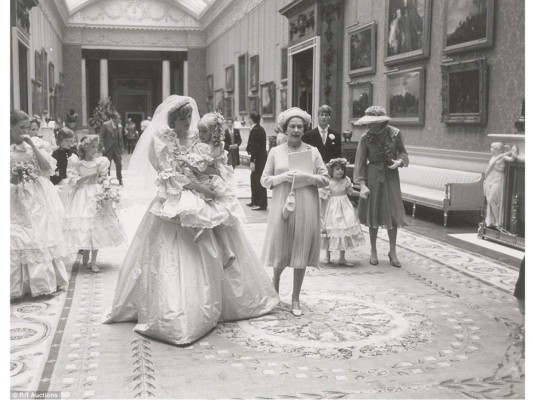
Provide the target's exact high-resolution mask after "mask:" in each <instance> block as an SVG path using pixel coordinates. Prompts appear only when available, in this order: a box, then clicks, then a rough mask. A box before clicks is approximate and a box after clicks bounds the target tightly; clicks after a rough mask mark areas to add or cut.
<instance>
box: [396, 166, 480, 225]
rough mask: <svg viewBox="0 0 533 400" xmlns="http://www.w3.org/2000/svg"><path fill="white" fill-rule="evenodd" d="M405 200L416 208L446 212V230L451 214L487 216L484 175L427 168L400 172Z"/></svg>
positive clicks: (422, 167)
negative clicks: (464, 213) (456, 212)
mask: <svg viewBox="0 0 533 400" xmlns="http://www.w3.org/2000/svg"><path fill="white" fill-rule="evenodd" d="M399 173H400V185H401V190H402V199H403V200H404V201H408V202H411V203H412V204H413V213H412V216H413V218H414V217H415V212H416V206H417V205H422V206H426V207H431V208H436V209H439V210H442V211H443V212H444V226H446V223H447V219H448V213H449V212H450V211H459V210H461V211H479V212H480V213H481V215H483V211H484V208H485V196H484V194H483V180H484V174H482V173H477V172H466V171H460V170H453V169H445V168H435V167H428V166H423V165H412V164H411V165H409V167H407V168H400V169H399Z"/></svg>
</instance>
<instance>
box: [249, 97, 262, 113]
mask: <svg viewBox="0 0 533 400" xmlns="http://www.w3.org/2000/svg"><path fill="white" fill-rule="evenodd" d="M248 110H249V111H248V112H249V113H251V112H255V113H258V114H261V113H260V112H259V111H260V110H259V97H258V96H248Z"/></svg>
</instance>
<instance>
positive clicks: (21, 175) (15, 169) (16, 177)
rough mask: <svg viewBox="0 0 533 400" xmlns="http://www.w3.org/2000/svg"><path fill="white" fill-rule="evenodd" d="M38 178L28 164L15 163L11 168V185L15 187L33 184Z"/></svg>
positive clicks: (23, 162)
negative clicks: (27, 183)
mask: <svg viewBox="0 0 533 400" xmlns="http://www.w3.org/2000/svg"><path fill="white" fill-rule="evenodd" d="M38 177H39V175H37V174H36V173H35V167H34V166H33V164H31V163H29V162H26V161H21V162H17V163H15V165H13V166H12V167H11V183H13V184H15V185H18V184H20V183H22V184H24V183H25V182H33V181H35V180H36V179H37V178H38Z"/></svg>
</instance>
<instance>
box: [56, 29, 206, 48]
mask: <svg viewBox="0 0 533 400" xmlns="http://www.w3.org/2000/svg"><path fill="white" fill-rule="evenodd" d="M63 40H64V43H65V44H77V45H81V46H88V47H94V46H101V47H102V48H106V47H107V48H108V47H124V48H126V47H127V48H138V49H149V50H150V49H153V48H158V49H168V50H170V51H174V50H175V49H176V48H177V47H187V48H191V47H203V46H204V45H205V39H204V35H203V34H202V33H201V32H196V31H194V32H190V31H183V30H182V31H180V32H178V31H170V30H151V31H147V30H146V29H139V30H133V29H116V28H115V29H87V28H68V29H66V30H65V31H64V35H63Z"/></svg>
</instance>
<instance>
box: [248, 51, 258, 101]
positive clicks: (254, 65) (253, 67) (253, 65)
mask: <svg viewBox="0 0 533 400" xmlns="http://www.w3.org/2000/svg"><path fill="white" fill-rule="evenodd" d="M249 75H250V91H251V92H256V91H257V90H258V89H259V56H258V55H255V56H252V57H250V74H249Z"/></svg>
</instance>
